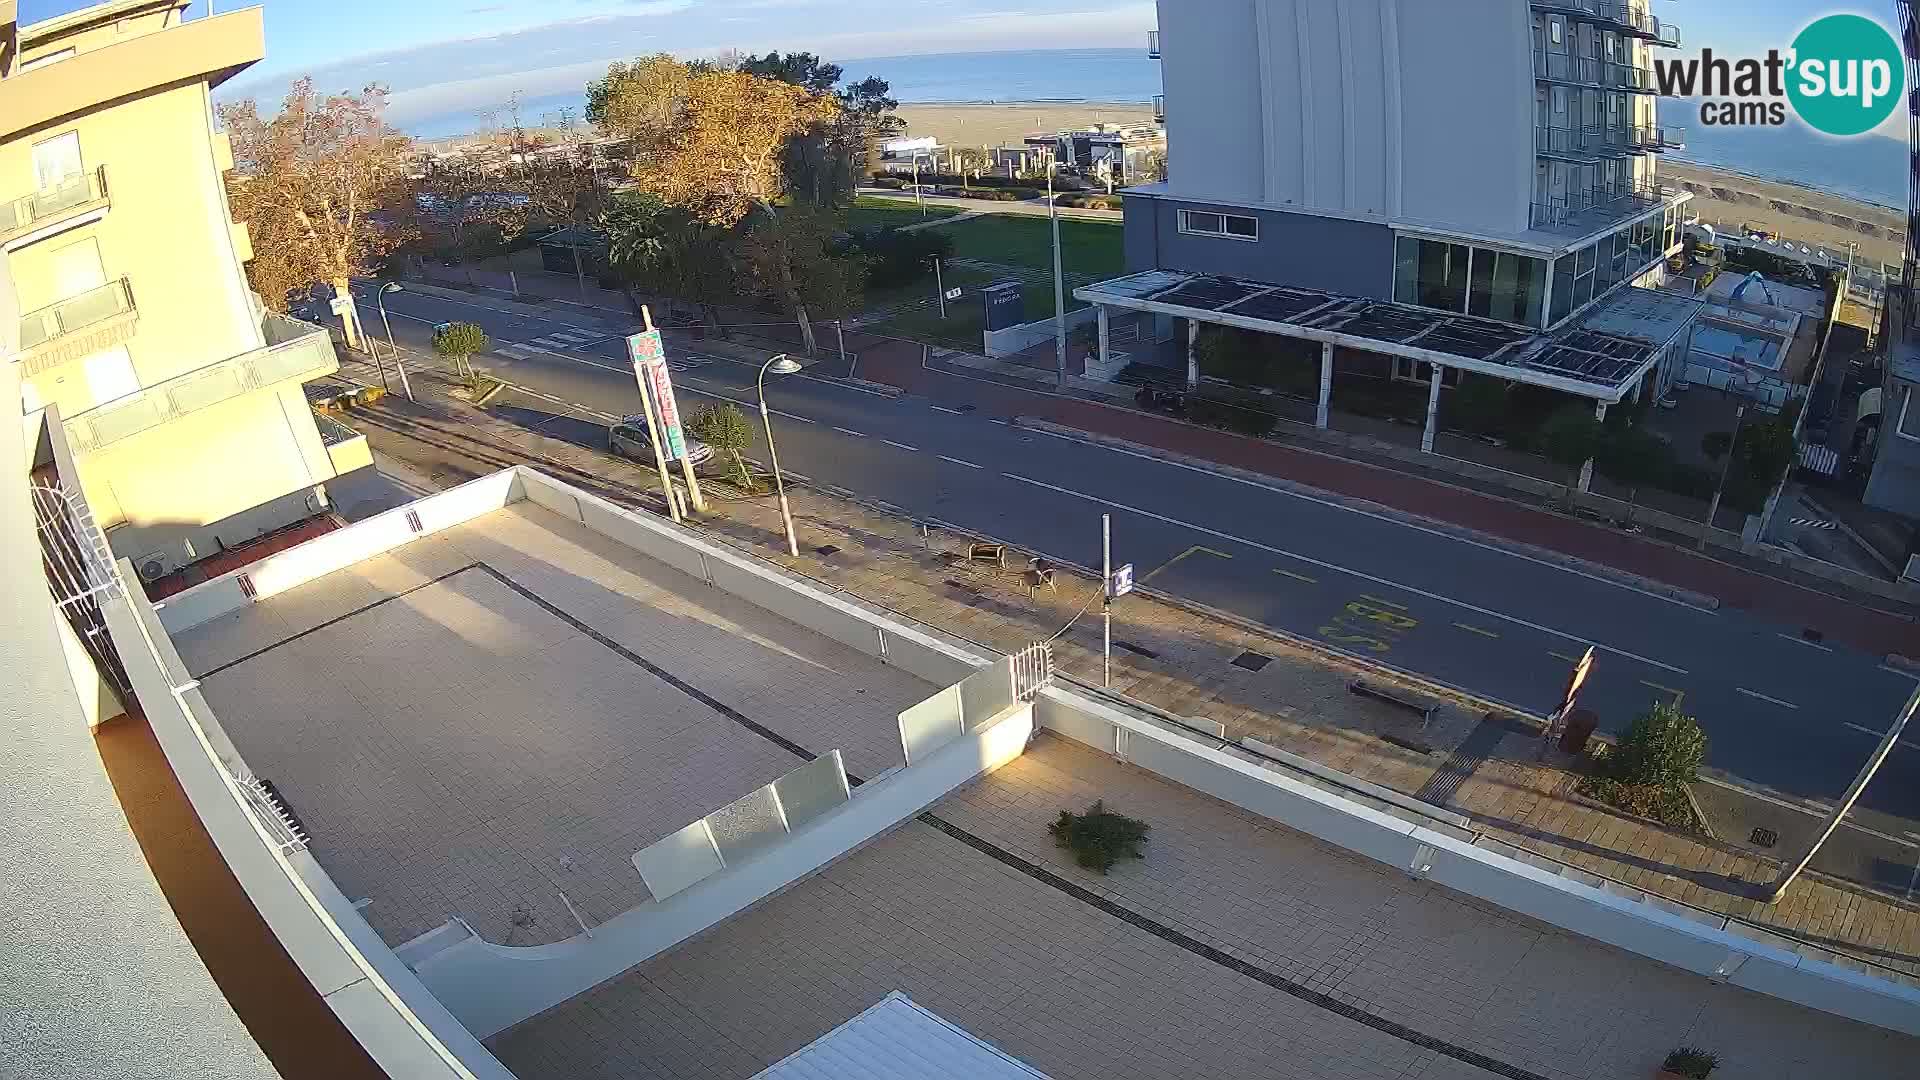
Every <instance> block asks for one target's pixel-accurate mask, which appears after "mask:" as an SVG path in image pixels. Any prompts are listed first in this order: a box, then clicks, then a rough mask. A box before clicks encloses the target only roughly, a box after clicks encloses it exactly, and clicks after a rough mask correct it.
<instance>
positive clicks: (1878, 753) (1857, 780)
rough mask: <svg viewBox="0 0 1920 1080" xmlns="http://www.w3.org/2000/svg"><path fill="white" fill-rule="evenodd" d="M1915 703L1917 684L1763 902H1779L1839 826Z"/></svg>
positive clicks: (1903, 727) (1919, 690) (1918, 701)
mask: <svg viewBox="0 0 1920 1080" xmlns="http://www.w3.org/2000/svg"><path fill="white" fill-rule="evenodd" d="M1916 706H1920V686H1916V687H1914V689H1913V693H1912V694H1911V695H1909V696H1908V698H1907V704H1906V706H1905V707H1904V708H1902V709H1901V710H1900V715H1899V716H1898V717H1896V718H1895V719H1894V721H1893V726H1892V727H1890V728H1888V729H1887V733H1886V734H1885V735H1883V736H1881V737H1880V745H1879V746H1877V747H1875V748H1874V751H1873V754H1872V756H1871V757H1869V758H1867V763H1866V764H1865V765H1862V766H1861V767H1860V775H1858V776H1856V777H1854V778H1853V784H1852V786H1850V787H1848V788H1847V793H1846V794H1845V795H1843V796H1841V797H1840V803H1839V805H1837V806H1835V807H1834V808H1833V813H1832V814H1831V815H1830V816H1829V817H1828V818H1827V823H1826V825H1824V826H1822V827H1821V829H1820V832H1819V833H1818V834H1817V835H1815V836H1814V838H1813V842H1812V843H1809V844H1808V845H1807V850H1806V851H1805V852H1803V853H1802V854H1801V856H1800V858H1799V859H1798V860H1796V861H1795V862H1794V863H1793V865H1791V866H1788V867H1787V868H1786V869H1784V870H1782V871H1781V872H1780V876H1779V877H1778V878H1776V879H1775V880H1774V883H1773V894H1772V895H1771V896H1769V897H1767V903H1769V904H1775V903H1779V901H1780V898H1781V897H1782V896H1785V895H1786V892H1787V886H1789V885H1791V884H1793V879H1794V878H1797V877H1799V876H1800V871H1802V870H1805V869H1806V868H1807V864H1808V863H1810V862H1812V861H1813V856H1814V855H1815V854H1816V853H1817V852H1819V850H1820V845H1821V844H1824V843H1826V842H1827V837H1829V836H1832V835H1833V831H1834V830H1835V829H1838V828H1839V827H1840V819H1841V818H1844V817H1846V816H1847V811H1849V810H1851V809H1853V804H1854V800H1856V799H1858V798H1859V797H1860V793H1861V792H1862V791H1865V790H1866V789H1867V782H1868V781H1869V780H1872V779H1873V774H1874V773H1876V772H1878V771H1879V770H1880V763H1881V762H1883V761H1885V760H1887V755H1888V754H1890V753H1892V752H1893V747H1894V744H1895V743H1897V742H1899V741H1900V733H1901V732H1902V731H1904V730H1906V727H1907V721H1908V720H1910V719H1912V718H1913V710H1914V708H1915V707H1916Z"/></svg>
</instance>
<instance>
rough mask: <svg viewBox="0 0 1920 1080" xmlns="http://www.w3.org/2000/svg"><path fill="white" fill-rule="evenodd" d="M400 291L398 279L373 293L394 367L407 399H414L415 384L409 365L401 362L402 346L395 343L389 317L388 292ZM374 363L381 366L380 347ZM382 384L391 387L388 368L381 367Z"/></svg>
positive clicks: (385, 387) (375, 353) (374, 356)
mask: <svg viewBox="0 0 1920 1080" xmlns="http://www.w3.org/2000/svg"><path fill="white" fill-rule="evenodd" d="M399 291H401V290H400V283H399V282H397V281H389V282H387V283H386V284H385V285H382V286H380V291H379V292H376V293H374V294H373V295H374V302H375V303H377V304H379V305H380V325H381V326H384V327H386V329H387V350H388V351H389V352H391V353H393V369H394V370H395V371H397V372H399V373H400V386H401V389H403V390H405V391H406V392H407V400H408V401H412V400H413V384H412V383H411V382H408V381H407V366H406V365H405V364H403V363H401V362H400V347H399V346H398V345H395V344H394V343H393V322H392V321H391V320H389V319H388V318H387V294H388V293H390V292H399ZM373 363H374V366H375V367H379V365H380V350H379V349H375V350H374V351H373ZM380 386H381V387H382V388H383V389H391V388H390V387H388V386H387V369H386V368H380Z"/></svg>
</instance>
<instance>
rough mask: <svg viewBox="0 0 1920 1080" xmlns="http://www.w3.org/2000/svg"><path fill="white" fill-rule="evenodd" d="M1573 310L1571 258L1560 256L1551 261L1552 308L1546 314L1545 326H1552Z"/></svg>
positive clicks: (1569, 256)
mask: <svg viewBox="0 0 1920 1080" xmlns="http://www.w3.org/2000/svg"><path fill="white" fill-rule="evenodd" d="M1572 310H1573V256H1571V255H1562V256H1560V257H1559V258H1557V259H1555V260H1553V308H1552V310H1550V311H1548V312H1547V325H1548V326H1552V325H1553V324H1555V323H1557V322H1559V321H1560V320H1561V319H1564V318H1566V317H1567V313H1568V312H1570V311H1572Z"/></svg>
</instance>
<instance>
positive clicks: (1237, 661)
mask: <svg viewBox="0 0 1920 1080" xmlns="http://www.w3.org/2000/svg"><path fill="white" fill-rule="evenodd" d="M1271 663H1273V657H1271V656H1268V655H1266V654H1265V653H1257V652H1254V651H1253V650H1251V649H1249V650H1247V651H1246V652H1243V653H1241V654H1240V655H1239V656H1236V657H1234V658H1233V666H1234V667H1237V668H1246V669H1247V670H1248V671H1259V670H1260V669H1261V668H1263V667H1266V666H1267V665H1268V664H1271Z"/></svg>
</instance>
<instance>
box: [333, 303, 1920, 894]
mask: <svg viewBox="0 0 1920 1080" xmlns="http://www.w3.org/2000/svg"><path fill="white" fill-rule="evenodd" d="M367 300H368V301H369V303H368V304H367V309H368V314H369V315H371V314H372V312H371V307H372V305H371V303H370V301H371V297H370V296H369V297H367ZM387 309H388V311H389V312H390V313H392V314H393V315H394V316H395V317H394V320H393V322H394V332H395V335H396V337H397V338H398V339H399V340H400V342H401V343H402V345H403V347H411V348H414V349H417V350H421V351H425V350H426V339H427V335H428V333H429V325H428V324H430V323H432V322H438V321H442V320H449V319H462V320H467V321H472V322H477V323H479V324H480V325H482V326H483V327H485V328H486V329H487V331H488V333H489V335H490V336H492V337H493V339H494V341H495V343H496V347H495V348H496V351H495V352H494V353H492V354H490V355H488V356H485V357H482V358H480V362H481V364H482V366H485V367H488V368H490V369H491V370H492V371H493V372H494V374H496V375H497V376H499V377H501V378H503V379H506V380H508V381H510V382H512V383H515V384H518V385H519V386H523V387H527V388H529V389H531V390H532V391H534V392H535V394H536V395H539V396H537V397H534V398H531V399H529V400H528V404H530V405H532V406H533V407H534V408H536V409H552V410H553V411H555V412H560V413H567V412H572V413H575V414H577V415H579V416H582V417H585V418H587V419H590V420H594V421H596V422H602V423H603V422H604V421H605V419H606V418H607V417H610V416H613V415H618V414H621V413H626V412H631V411H635V410H636V409H637V408H638V406H637V395H636V393H635V389H634V385H633V377H632V374H631V372H630V370H629V369H628V368H627V367H626V366H625V360H624V352H623V345H622V342H621V341H620V340H619V339H618V338H617V337H613V336H610V335H609V336H606V337H604V338H600V339H598V340H596V339H595V338H594V336H592V335H588V334H584V333H570V332H569V331H570V326H569V324H568V323H567V322H565V321H552V320H546V319H535V318H529V317H525V316H520V315H515V314H509V313H504V312H500V311H497V310H495V309H493V308H491V307H488V306H487V305H486V302H485V300H484V299H482V298H478V297H476V298H475V300H474V301H473V302H467V301H458V300H451V299H443V298H439V297H430V296H425V295H422V294H413V293H400V294H395V295H391V296H389V297H388V299H387ZM403 316H404V317H403ZM555 335H559V336H555ZM542 341H544V342H545V343H544V344H538V343H539V342H542ZM508 343H520V345H519V347H515V346H513V345H509V344H508ZM528 343H535V344H528ZM669 346H670V347H669V351H670V353H671V354H672V355H673V356H674V357H675V362H676V367H678V368H680V370H679V371H678V372H677V373H676V376H675V383H676V386H677V387H679V388H681V391H682V393H683V395H684V398H685V400H684V403H683V408H692V407H695V404H696V403H697V402H699V401H701V400H712V399H716V398H723V399H727V400H732V401H734V402H736V403H738V404H740V405H741V406H742V407H743V408H746V409H749V410H752V409H755V408H757V405H756V404H755V397H754V388H753V377H754V370H753V369H752V368H750V367H748V366H746V365H743V364H741V363H739V362H736V361H733V360H729V359H724V358H719V357H711V356H708V355H706V354H702V353H700V352H699V351H698V345H697V344H696V343H688V342H670V343H669ZM501 350H504V351H501ZM768 400H769V403H770V405H771V407H772V408H773V409H775V410H776V411H777V412H776V417H775V424H774V427H775V433H776V436H777V437H778V439H779V443H780V456H781V461H782V464H783V465H785V466H786V467H787V469H788V470H789V471H790V472H791V473H796V474H801V475H804V476H805V477H807V478H809V479H810V480H811V481H813V482H814V483H817V484H820V485H824V486H838V487H842V488H845V489H847V490H850V491H852V492H855V493H858V494H859V495H861V496H864V497H867V498H870V499H878V500H882V501H885V502H888V503H891V504H893V505H895V506H897V507H900V508H902V509H903V510H905V511H906V512H908V513H911V514H913V515H916V516H919V517H925V518H931V519H936V520H938V521H940V522H943V523H946V524H949V525H952V526H955V527H958V528H960V529H962V530H968V531H977V532H980V533H985V534H990V535H992V536H995V537H998V538H1000V539H1003V540H1007V541H1010V542H1012V543H1014V544H1017V545H1019V546H1021V547H1024V548H1028V549H1031V550H1035V551H1040V552H1044V553H1047V554H1049V555H1052V556H1054V557H1056V558H1061V559H1066V560H1071V561H1074V562H1078V563H1081V564H1086V565H1096V566H1097V565H1098V564H1099V559H1100V515H1101V514H1102V513H1111V514H1112V515H1113V544H1114V558H1115V562H1116V563H1122V562H1131V563H1133V564H1134V565H1135V566H1136V568H1137V578H1138V580H1140V581H1142V582H1145V583H1149V584H1151V585H1153V586H1154V587H1156V588H1159V589H1164V590H1166V591H1168V592H1171V593H1175V594H1178V595H1181V596H1185V597H1187V598H1190V599H1193V600H1197V601H1200V602H1202V603H1206V604H1209V605H1212V606H1214V607H1217V608H1221V609H1225V610H1228V611H1232V612H1234V613H1236V614H1238V615H1241V616H1243V617H1246V618H1249V619H1253V620H1256V621H1258V622H1261V623H1263V624H1266V625H1269V626H1273V627H1276V628H1280V629H1284V630H1287V631H1291V632H1293V633H1296V634H1301V635H1306V636H1310V637H1315V638H1318V639H1320V640H1322V641H1324V642H1326V643H1328V644H1331V645H1334V646H1336V647H1339V648H1342V649H1347V650H1350V651H1353V652H1356V653H1359V654H1362V655H1365V656H1368V657H1370V658H1373V659H1376V660H1379V661H1382V662H1385V663H1388V664H1392V665H1394V666H1396V667H1399V668H1402V669H1406V670H1409V671H1413V672H1417V673H1419V674H1421V675H1424V676H1426V677H1428V678H1432V679H1435V680H1438V681H1440V682H1443V683H1447V684H1450V685H1453V686H1455V687H1459V688H1462V689H1465V690H1469V691H1471V692H1473V693H1475V694H1477V695H1480V696H1483V697H1487V698H1491V699H1495V700H1498V701H1501V702H1505V703H1507V704H1510V705H1513V706H1516V707H1519V708H1521V709H1523V710H1526V711H1528V712H1533V713H1541V712H1545V711H1547V710H1549V709H1551V708H1552V707H1553V706H1554V705H1556V704H1557V702H1558V698H1559V695H1560V693H1561V691H1562V689H1563V687H1564V684H1565V680H1566V678H1567V674H1568V670H1569V667H1570V665H1571V663H1572V661H1573V659H1574V658H1576V657H1578V655H1579V654H1580V653H1581V652H1582V651H1583V650H1584V649H1585V647H1586V646H1587V645H1588V644H1592V645H1594V646H1595V647H1596V659H1595V664H1594V670H1593V675H1592V677H1591V679H1590V681H1589V682H1588V684H1587V687H1586V689H1585V690H1584V691H1583V693H1582V697H1581V702H1582V704H1583V705H1585V706H1587V707H1590V708H1592V709H1594V710H1595V711H1597V712H1598V713H1599V715H1600V716H1601V717H1602V728H1603V730H1608V731H1614V732H1617V731H1619V730H1622V729H1623V728H1624V727H1625V725H1626V724H1627V723H1628V722H1629V721H1630V720H1631V718H1632V717H1633V716H1635V715H1637V714H1638V713H1640V712H1642V711H1644V710H1645V709H1646V707H1647V706H1648V705H1649V703H1651V702H1653V701H1655V700H1658V699H1663V698H1664V699H1675V698H1678V699H1680V700H1681V701H1682V702H1683V704H1684V705H1685V707H1686V709H1687V710H1688V711H1689V712H1691V713H1693V714H1694V715H1695V716H1697V717H1698V718H1699V720H1700V723H1701V725H1702V726H1703V727H1704V728H1705V729H1706V731H1707V733H1708V735H1709V737H1710V739H1711V746H1710V750H1709V766H1710V770H1711V773H1712V775H1714V776H1716V777H1719V778H1723V779H1726V780H1730V781H1734V782H1737V783H1739V784H1740V785H1742V786H1745V787H1749V788H1759V789H1762V790H1764V791H1766V792H1770V793H1772V794H1774V795H1776V796H1778V797H1780V798H1783V799H1785V800H1787V801H1791V802H1804V801H1808V800H1814V801H1831V800H1833V799H1835V798H1837V797H1838V796H1839V795H1840V794H1841V792H1842V791H1844V789H1845V788H1846V786H1847V784H1848V782H1849V781H1850V780H1851V779H1852V778H1853V776H1854V774H1855V772H1856V771H1857V770H1858V768H1859V766H1860V764H1861V763H1862V762H1863V761H1864V760H1865V758H1866V757H1867V755H1868V754H1869V753H1870V752H1871V750H1872V749H1873V747H1874V746H1875V745H1876V744H1877V742H1878V738H1879V735H1880V733H1882V732H1883V731H1884V730H1885V727H1886V725H1887V724H1888V723H1889V722H1890V721H1891V719H1892V717H1893V715H1894V714H1895V712H1896V711H1897V710H1898V709H1899V707H1900V706H1901V705H1902V703H1903V702H1904V701H1905V699H1906V697H1907V695H1908V694H1909V693H1910V692H1911V691H1912V689H1913V685H1914V683H1913V679H1912V678H1911V677H1910V676H1908V675H1905V674H1903V673H1901V672H1900V671H1898V670H1895V669H1892V668H1889V667H1886V666H1884V665H1883V664H1882V659H1881V658H1880V657H1877V656H1871V655H1866V654H1863V653H1860V652H1857V651H1853V650H1850V649H1847V648H1846V647H1844V646H1838V645H1825V644H1811V643H1808V642H1806V641H1803V640H1801V639H1800V638H1799V637H1798V636H1797V630H1798V628H1797V627H1787V626H1780V625H1774V624H1771V623H1768V622H1765V621H1762V620H1759V619H1756V618H1754V617H1752V616H1749V615H1747V614H1745V613H1743V612H1740V611H1737V610H1721V611H1710V610H1706V609H1703V608H1699V607H1695V606H1692V605H1689V604H1686V603H1682V602H1679V601H1675V600H1672V599H1669V598H1666V597H1662V596H1659V595H1655V594H1653V593H1650V592H1645V591H1641V590H1638V589H1633V588H1630V587H1627V586H1624V585H1620V584H1617V583H1614V582H1611V581H1607V580H1603V579H1600V578H1597V577H1592V576H1588V575H1585V574H1582V573H1579V572H1577V571H1573V570H1569V569H1566V568H1563V567H1560V566H1556V565H1553V564H1549V563H1546V562H1542V561H1539V560H1534V559H1531V558H1528V557H1526V556H1522V555H1518V554H1515V553H1512V552H1508V551H1505V550H1501V549H1497V548H1494V547H1490V546H1486V545H1482V544H1478V543H1475V542H1472V541H1468V540H1462V539H1459V538H1455V537H1452V536H1448V535H1445V534H1442V533H1439V532H1435V531H1429V530H1425V529H1422V528H1419V527H1416V526H1412V525H1408V524H1405V523H1402V522H1399V521H1395V520H1391V519H1387V518H1381V517H1377V516H1374V515H1370V514H1367V513H1364V512H1359V511H1355V510H1351V509H1347V508H1345V507H1341V506H1338V505H1335V504H1333V503H1331V502H1328V501H1323V500H1319V499H1315V498H1311V497H1306V496H1302V495H1297V494H1294V493H1290V492H1287V491H1284V490H1281V489H1279V488H1277V487H1269V486H1266V485H1262V484H1258V483H1251V482H1247V481H1242V480H1237V479H1233V478H1229V477H1225V476H1221V475H1218V474H1215V473H1212V472H1208V471H1203V470H1200V469H1195V468H1190V467H1186V466H1182V465H1178V464H1174V463H1169V462H1165V461H1161V460H1157V459H1153V458H1147V457H1143V456H1140V455H1136V454H1129V453H1127V452H1125V451H1120V450H1115V449H1111V448H1107V447H1102V446H1097V445H1094V444H1091V443H1087V442H1082V441H1079V440H1077V439H1070V438H1065V437H1061V436H1056V435H1051V434H1046V433H1041V432H1037V431H1033V430H1030V429H1023V428H1019V427H1014V426H1010V425H1009V424H1008V423H1007V418H1005V417H997V416H986V415H978V414H974V413H971V412H967V411H963V410H958V409H955V408H953V407H951V406H949V405H944V404H942V403H941V402H940V401H938V400H928V399H924V398H916V397H912V396H906V397H901V398H898V399H895V398H890V397H888V396H885V395H880V394H876V393H872V392H869V391H863V390H862V389H860V388H858V387H855V386H851V385H848V384H846V383H842V382H837V381H832V380H826V379H817V378H813V377H811V376H808V375H807V374H806V373H804V372H803V373H801V374H800V375H797V376H788V377H785V378H778V377H775V378H771V379H770V380H769V387H768ZM802 542H803V543H804V542H805V538H804V537H803V538H802ZM1115 635H1116V637H1117V638H1120V639H1123V640H1124V638H1125V618H1124V607H1122V608H1121V609H1119V615H1118V617H1117V618H1116V630H1115ZM1910 739H1911V742H1910V743H1907V744H1903V745H1902V746H1900V747H1898V748H1896V750H1895V752H1894V754H1893V755H1892V756H1891V757H1890V759H1889V761H1888V763H1887V764H1886V766H1885V767H1884V768H1883V769H1882V770H1881V773H1880V774H1879V777H1878V778H1877V780H1876V781H1875V783H1874V784H1873V786H1872V787H1871V788H1870V789H1869V791H1868V792H1867V795H1866V796H1865V797H1864V798H1863V800H1862V803H1861V807H1860V812H1859V813H1858V814H1857V815H1856V819H1857V821H1858V822H1859V823H1860V824H1861V825H1862V826H1865V827H1870V828H1873V829H1876V830H1879V831H1882V832H1884V833H1886V834H1887V837H1888V838H1890V839H1896V838H1900V837H1905V838H1907V840H1906V841H1905V842H1904V843H1911V842H1912V841H1914V840H1920V727H1916V729H1914V731H1913V734H1912V735H1911V736H1910ZM1889 850H1890V852H1891V854H1892V855H1893V856H1894V857H1896V858H1899V857H1902V856H1901V855H1900V852H1901V851H1902V850H1903V847H1902V845H1901V844H1895V845H1893V846H1892V847H1891V848H1890V849H1889ZM1916 854H1920V851H1913V850H1910V849H1909V850H1907V855H1908V856H1912V855H1916ZM1907 865H1908V866H1909V867H1910V866H1911V865H1912V863H1911V861H1909V862H1908V864H1907ZM1890 873H1896V872H1894V871H1890ZM1897 873H1905V870H1899V871H1897Z"/></svg>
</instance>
